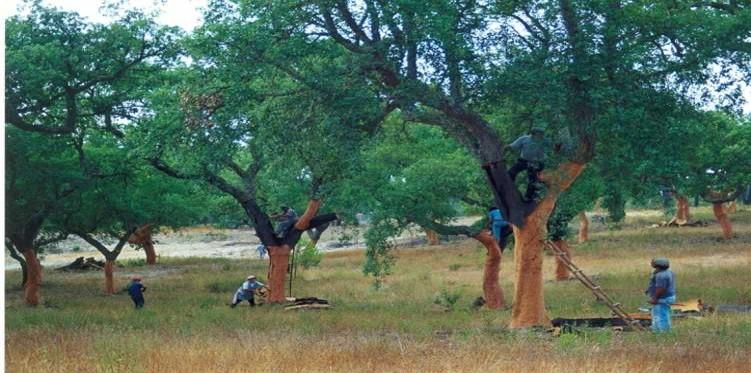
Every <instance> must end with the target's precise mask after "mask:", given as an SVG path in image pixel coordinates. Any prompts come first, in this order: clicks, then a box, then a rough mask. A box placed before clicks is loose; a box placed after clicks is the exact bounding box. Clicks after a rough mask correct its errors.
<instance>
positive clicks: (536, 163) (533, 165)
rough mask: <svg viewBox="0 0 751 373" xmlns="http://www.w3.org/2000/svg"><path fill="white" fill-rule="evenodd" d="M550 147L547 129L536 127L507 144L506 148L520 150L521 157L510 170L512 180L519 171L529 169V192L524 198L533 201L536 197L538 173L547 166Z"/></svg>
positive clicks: (538, 180)
mask: <svg viewBox="0 0 751 373" xmlns="http://www.w3.org/2000/svg"><path fill="white" fill-rule="evenodd" d="M549 148H550V140H548V139H546V138H545V131H544V130H543V129H542V128H540V127H534V128H532V130H531V131H530V135H524V136H521V137H519V138H518V139H516V140H514V142H512V143H511V144H509V145H506V147H505V148H504V150H507V149H513V150H516V151H518V152H519V159H518V160H517V161H516V163H515V164H514V165H513V166H511V168H510V169H509V171H508V174H509V177H511V181H514V180H516V175H518V174H519V172H522V171H525V170H526V171H527V181H528V183H527V192H526V193H525V194H524V199H525V200H527V201H531V200H532V199H534V197H535V192H536V191H537V184H538V183H539V182H540V179H539V178H538V177H537V174H538V173H540V172H541V171H542V170H543V169H544V168H545V151H546V150H547V149H549Z"/></svg>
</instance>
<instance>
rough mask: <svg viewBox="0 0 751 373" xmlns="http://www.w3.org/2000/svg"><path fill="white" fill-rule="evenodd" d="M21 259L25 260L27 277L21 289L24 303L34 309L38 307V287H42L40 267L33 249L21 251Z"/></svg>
mask: <svg viewBox="0 0 751 373" xmlns="http://www.w3.org/2000/svg"><path fill="white" fill-rule="evenodd" d="M23 257H24V259H25V260H26V269H27V271H28V277H27V278H26V285H25V286H24V289H23V296H24V302H25V303H26V305H28V306H32V307H35V306H37V305H39V287H40V286H42V265H41V264H40V263H39V259H38V258H37V252H36V250H34V249H33V248H28V249H25V250H24V251H23Z"/></svg>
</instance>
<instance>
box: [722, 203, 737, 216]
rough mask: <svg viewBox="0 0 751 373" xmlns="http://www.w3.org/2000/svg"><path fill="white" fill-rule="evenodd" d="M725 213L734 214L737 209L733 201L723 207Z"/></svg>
mask: <svg viewBox="0 0 751 373" xmlns="http://www.w3.org/2000/svg"><path fill="white" fill-rule="evenodd" d="M725 211H726V212H727V213H728V214H735V213H736V211H738V207H737V205H736V203H735V201H730V202H728V203H727V205H725Z"/></svg>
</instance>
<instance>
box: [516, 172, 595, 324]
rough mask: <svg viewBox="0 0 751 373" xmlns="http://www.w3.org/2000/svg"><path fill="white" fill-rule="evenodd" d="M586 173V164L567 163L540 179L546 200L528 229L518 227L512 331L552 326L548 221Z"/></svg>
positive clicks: (526, 223) (528, 221)
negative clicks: (546, 285) (545, 265)
mask: <svg viewBox="0 0 751 373" xmlns="http://www.w3.org/2000/svg"><path fill="white" fill-rule="evenodd" d="M583 170H584V164H581V163H574V162H567V163H564V164H561V165H560V166H558V168H557V169H556V170H552V171H549V172H543V173H541V174H540V179H541V180H542V181H543V182H545V184H546V185H547V186H548V192H547V194H546V195H545V198H543V199H542V201H540V202H539V203H538V204H537V206H536V207H535V209H534V210H533V211H532V213H531V214H529V215H527V217H526V218H525V219H524V227H523V228H519V227H517V226H514V238H515V240H516V244H515V246H514V261H515V263H516V281H515V286H514V306H513V309H512V311H511V323H510V326H511V327H512V328H524V327H531V326H540V325H547V324H549V319H548V317H547V315H546V314H545V300H544V298H543V281H542V258H543V255H542V249H543V242H544V240H545V239H547V221H548V217H549V216H550V213H551V212H552V211H553V208H554V207H555V202H556V200H557V199H558V195H559V194H560V193H561V192H562V191H564V190H566V189H567V188H568V187H569V186H570V185H571V183H572V182H573V181H574V180H576V178H577V177H578V176H579V174H581V172H582V171H583Z"/></svg>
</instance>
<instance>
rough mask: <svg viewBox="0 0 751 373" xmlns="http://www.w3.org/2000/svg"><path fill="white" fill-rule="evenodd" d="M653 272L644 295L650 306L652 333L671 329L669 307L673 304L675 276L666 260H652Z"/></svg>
mask: <svg viewBox="0 0 751 373" xmlns="http://www.w3.org/2000/svg"><path fill="white" fill-rule="evenodd" d="M652 268H654V269H655V271H654V272H653V273H652V277H651V278H650V279H649V287H647V291H646V294H647V295H648V296H649V298H650V299H649V303H650V304H652V331H654V332H658V333H659V332H666V331H669V330H670V328H671V327H672V325H671V322H670V305H671V304H673V303H675V275H674V274H673V271H671V270H670V262H669V261H668V260H667V259H666V258H655V259H652Z"/></svg>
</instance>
